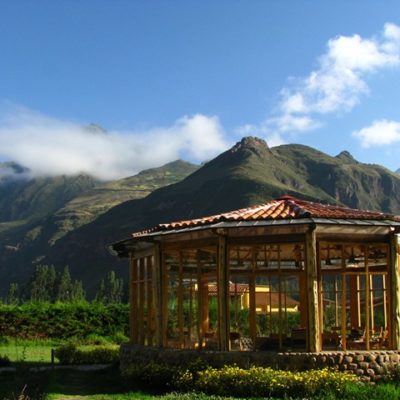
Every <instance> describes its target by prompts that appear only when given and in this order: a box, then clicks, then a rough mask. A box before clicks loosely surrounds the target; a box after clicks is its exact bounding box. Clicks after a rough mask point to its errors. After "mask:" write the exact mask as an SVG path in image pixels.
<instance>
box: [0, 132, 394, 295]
mask: <svg viewBox="0 0 400 400" xmlns="http://www.w3.org/2000/svg"><path fill="white" fill-rule="evenodd" d="M165 168H166V170H165V169H164V170H163V169H156V170H152V171H147V172H143V173H141V174H139V175H137V176H136V177H134V178H129V179H127V180H122V181H118V182H113V183H108V184H107V185H108V186H107V185H106V186H107V187H104V190H103V189H102V188H101V187H98V186H97V187H96V188H94V189H93V190H91V191H88V192H86V193H85V195H83V196H80V197H77V198H75V199H73V200H71V201H70V202H69V203H68V204H65V205H64V206H63V207H62V209H59V210H58V211H57V212H56V213H53V214H51V215H50V216H48V217H46V218H45V219H42V220H41V221H40V223H37V222H35V223H32V222H29V224H30V225H29V224H23V225H22V226H12V227H11V228H10V226H9V229H8V230H7V231H4V230H3V232H2V231H1V226H0V243H2V244H3V247H2V248H0V262H1V263H2V266H3V268H2V269H1V270H0V281H1V282H4V284H5V285H6V286H8V285H9V284H10V283H11V282H18V283H19V284H20V283H21V282H22V281H24V280H25V281H26V278H27V276H29V275H30V272H27V270H29V269H32V266H33V265H35V264H38V263H48V264H54V265H55V266H56V269H60V268H63V266H64V265H65V264H68V265H69V266H70V272H71V275H72V276H73V277H74V279H78V280H81V281H82V282H83V285H84V289H85V290H86V292H87V294H88V296H89V297H90V298H93V297H94V296H95V293H96V291H97V288H98V286H99V283H100V279H101V277H102V276H104V275H105V273H106V272H107V271H108V270H110V269H114V270H116V271H118V273H119V275H121V276H124V277H127V268H126V264H125V263H123V262H121V261H119V260H117V259H116V258H115V257H113V256H111V255H110V254H109V253H108V251H107V249H106V245H107V244H109V243H111V242H113V241H116V240H119V239H122V238H124V237H127V236H128V235H129V234H130V233H131V232H133V231H136V230H141V229H143V228H147V227H151V226H153V225H155V224H158V223H160V222H168V221H172V220H180V219H187V218H195V217H200V216H204V215H211V214H214V213H220V212H223V211H228V210H232V209H236V208H240V207H246V206H249V205H252V204H256V203H261V202H265V201H268V200H270V199H272V198H276V197H279V196H281V195H282V194H291V195H293V196H297V197H300V198H304V199H308V200H313V201H318V202H319V201H322V202H328V203H331V204H340V205H347V206H350V207H357V208H362V209H374V210H382V211H385V212H392V213H400V176H399V175H398V174H395V173H393V172H391V171H389V170H387V169H385V168H383V167H381V166H378V165H366V164H362V163H359V162H357V161H356V160H354V159H353V157H352V156H351V155H350V153H348V152H342V153H340V154H339V155H338V156H336V157H331V156H329V155H327V154H324V153H322V152H320V151H317V150H315V149H312V148H310V147H307V146H302V145H283V146H278V147H274V148H272V149H270V148H268V146H267V144H266V143H265V142H264V141H263V140H261V139H257V138H245V139H243V140H242V141H240V142H239V143H237V144H236V145H235V146H234V147H233V148H232V149H230V150H228V151H226V152H224V153H223V154H221V155H220V156H218V157H216V158H215V159H213V160H211V161H209V162H207V163H205V164H204V165H203V166H202V167H201V168H199V169H197V170H196V171H195V172H193V170H194V169H195V167H193V166H192V167H191V168H190V167H189V166H188V165H187V164H185V163H183V162H178V163H175V164H174V168H175V169H176V171H177V172H175V173H172V172H168V171H172V169H171V168H172V167H171V165H170V166H166V167H165ZM190 172H193V173H191V175H189V176H187V177H186V178H185V179H183V180H181V181H180V182H178V180H180V179H182V178H183V177H184V176H186V175H185V174H189V173H190ZM174 182H175V183H174ZM168 183H172V184H169V185H168V186H164V187H162V188H159V189H157V190H154V191H153V192H152V193H150V191H152V190H153V189H154V188H155V187H158V186H157V185H167V184H168ZM129 193H130V194H129ZM132 193H140V195H142V196H143V195H145V194H148V193H150V194H149V195H148V196H147V197H145V198H135V197H130V198H131V199H133V200H129V201H124V200H126V197H124V196H125V194H126V195H127V196H131V195H132ZM114 195H115V196H116V197H114ZM118 196H121V197H120V199H119V200H118V201H123V202H122V203H120V204H118V205H116V206H115V204H116V203H115V202H114V200H115V199H116V198H118ZM104 204H105V206H104ZM111 206H113V207H112V208H110V209H109V207H111ZM106 210H108V211H106ZM104 211H106V212H104ZM99 213H101V215H99ZM89 221H91V222H89ZM82 222H84V224H83V225H81V224H82ZM4 244H5V245H4ZM11 270H12V274H10V273H9V272H10V271H11ZM1 289H2V290H3V293H4V290H5V288H4V287H3V288H2V287H0V290H1Z"/></svg>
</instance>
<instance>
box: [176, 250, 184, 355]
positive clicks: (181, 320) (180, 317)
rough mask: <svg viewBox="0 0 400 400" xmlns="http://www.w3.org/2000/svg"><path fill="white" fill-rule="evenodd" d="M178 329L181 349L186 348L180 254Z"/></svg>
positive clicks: (180, 253) (180, 258) (180, 255)
mask: <svg viewBox="0 0 400 400" xmlns="http://www.w3.org/2000/svg"><path fill="white" fill-rule="evenodd" d="M178 329H179V347H180V348H181V349H183V348H184V347H185V331H184V316H183V257H182V252H179V272H178Z"/></svg>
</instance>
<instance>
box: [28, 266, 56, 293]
mask: <svg viewBox="0 0 400 400" xmlns="http://www.w3.org/2000/svg"><path fill="white" fill-rule="evenodd" d="M55 281H56V272H55V268H54V266H53V265H52V266H50V267H49V266H48V265H38V266H36V269H35V272H34V273H33V275H32V277H31V280H30V282H29V299H30V300H32V301H52V300H53V298H54V289H55Z"/></svg>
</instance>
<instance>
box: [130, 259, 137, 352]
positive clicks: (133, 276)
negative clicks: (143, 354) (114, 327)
mask: <svg viewBox="0 0 400 400" xmlns="http://www.w3.org/2000/svg"><path fill="white" fill-rule="evenodd" d="M136 289H137V262H136V260H135V259H134V258H133V254H132V253H130V254H129V305H130V308H129V341H130V342H131V343H133V344H137V343H138V325H137V290H136Z"/></svg>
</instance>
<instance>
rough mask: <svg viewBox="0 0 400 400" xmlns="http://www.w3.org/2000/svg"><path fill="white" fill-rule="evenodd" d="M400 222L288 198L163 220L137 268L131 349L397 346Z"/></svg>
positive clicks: (122, 248) (125, 252)
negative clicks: (133, 347) (216, 212)
mask: <svg viewBox="0 0 400 400" xmlns="http://www.w3.org/2000/svg"><path fill="white" fill-rule="evenodd" d="M398 232H400V217H397V216H394V215H389V214H384V213H380V212H371V211H362V210H356V209H350V208H345V207H338V206H332V205H325V204H320V203H315V202H309V201H305V200H299V199H296V198H294V197H291V196H283V197H281V198H279V199H276V200H272V201H269V202H267V203H265V204H261V205H256V206H252V207H248V208H244V209H240V210H235V211H231V212H227V213H223V214H219V215H213V216H209V217H204V218H198V219H192V220H186V221H178V222H172V223H167V224H159V225H157V226H155V227H153V228H151V229H147V230H144V231H141V232H136V233H133V234H132V235H131V237H130V238H128V239H125V240H122V241H119V242H117V243H114V244H112V245H111V246H110V250H111V251H112V252H113V253H114V254H116V255H118V256H119V257H127V258H129V260H130V280H129V282H130V343H131V344H137V345H143V346H153V347H161V348H166V349H168V348H175V349H197V350H202V349H213V350H220V351H230V350H243V351H245V350H247V351H248V350H285V351H293V350H294V351H305V352H320V351H322V350H329V349H335V350H343V351H346V350H350V349H357V350H373V349H378V350H400V289H399V285H400V271H399V248H400V247H399V236H398Z"/></svg>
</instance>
